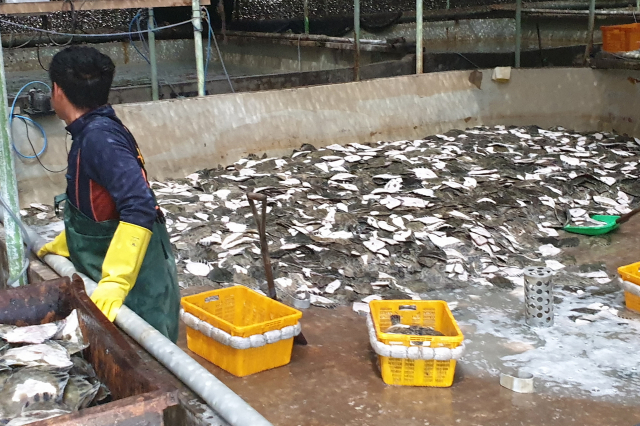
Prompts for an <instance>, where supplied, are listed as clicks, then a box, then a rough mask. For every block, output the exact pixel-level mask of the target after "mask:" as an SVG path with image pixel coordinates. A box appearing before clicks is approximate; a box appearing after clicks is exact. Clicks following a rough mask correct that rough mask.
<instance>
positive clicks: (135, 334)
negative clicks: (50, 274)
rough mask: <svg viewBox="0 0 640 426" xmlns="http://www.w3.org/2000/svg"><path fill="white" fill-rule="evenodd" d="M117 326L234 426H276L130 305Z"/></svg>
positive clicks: (39, 242) (60, 268)
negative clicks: (141, 316)
mask: <svg viewBox="0 0 640 426" xmlns="http://www.w3.org/2000/svg"><path fill="white" fill-rule="evenodd" d="M0 58H1V56H0ZM0 60H1V59H0ZM6 219H7V217H5V216H4V211H3V210H2V209H0V222H2V223H4V224H5V226H6V223H7V222H6ZM24 228H25V230H26V234H27V236H26V239H27V242H28V243H29V245H30V246H31V247H32V250H33V253H34V254H35V253H37V252H38V250H40V248H42V246H43V245H44V244H45V242H46V241H45V240H44V239H43V238H42V237H41V236H40V235H38V234H37V233H36V232H35V231H34V230H33V229H31V228H29V227H27V226H25V227H24ZM44 261H45V263H46V264H47V265H49V266H50V267H51V268H52V269H53V270H54V271H56V272H57V273H58V275H60V276H62V277H72V276H73V275H74V274H78V276H80V277H81V278H82V280H83V281H84V285H85V289H86V291H87V294H88V295H91V293H92V292H93V290H95V288H96V287H97V286H98V284H97V283H96V282H95V281H93V280H91V279H90V278H88V277H87V276H86V275H84V274H81V273H79V272H78V271H77V270H76V268H75V266H73V263H71V261H70V260H69V259H67V258H65V257H62V256H58V255H55V254H48V255H46V256H45V257H44ZM115 324H116V325H117V326H118V327H120V329H121V330H122V331H124V332H125V333H127V334H128V335H129V336H130V337H131V338H132V339H133V340H135V341H136V342H138V344H139V345H140V346H142V347H143V348H144V349H146V350H147V352H149V353H150V354H151V355H152V356H153V357H154V358H155V359H157V360H158V361H159V362H160V363H161V364H162V365H164V366H165V367H166V368H167V369H168V370H169V371H171V372H172V373H173V374H174V375H175V376H176V377H178V378H179V379H180V380H181V381H182V382H183V383H184V384H185V385H186V386H187V387H188V388H189V389H191V390H192V391H193V392H195V393H196V394H198V395H199V396H200V397H201V398H202V399H203V400H204V401H205V402H206V403H207V405H209V407H211V408H212V409H213V410H214V411H215V412H216V413H218V414H220V416H222V417H223V418H224V419H225V420H226V421H227V422H229V424H230V425H232V426H272V424H271V423H269V422H268V421H267V420H266V419H265V418H264V417H263V416H262V415H261V414H260V413H258V412H257V411H256V410H255V409H253V408H252V407H251V406H250V405H249V404H247V403H246V402H245V401H244V400H243V399H242V398H240V397H239V396H238V395H237V394H235V393H234V392H233V391H232V390H231V389H229V388H228V387H227V386H226V385H225V384H224V383H222V382H221V381H220V380H218V379H217V378H216V377H215V376H214V375H213V374H211V373H210V372H209V371H207V370H206V369H205V368H204V367H202V366H201V365H200V364H199V363H198V362H197V361H196V360H194V359H193V358H191V357H190V356H189V355H187V354H186V353H184V351H183V350H182V349H180V348H179V347H178V346H177V345H175V344H174V343H173V342H171V341H170V340H169V339H167V338H166V337H165V336H163V335H162V334H161V333H160V332H159V331H158V330H156V329H155V328H153V327H151V326H150V325H149V324H148V323H147V322H146V321H145V320H143V319H142V318H140V317H139V316H138V315H137V314H136V313H135V312H133V311H132V310H131V309H129V308H128V307H127V306H125V305H123V306H122V307H121V308H120V310H119V311H118V316H117V317H116V320H115Z"/></svg>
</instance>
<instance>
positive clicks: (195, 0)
mask: <svg viewBox="0 0 640 426" xmlns="http://www.w3.org/2000/svg"><path fill="white" fill-rule="evenodd" d="M191 11H192V13H193V42H194V45H195V49H196V75H197V78H198V96H204V53H203V52H202V12H201V11H200V0H192V1H191Z"/></svg>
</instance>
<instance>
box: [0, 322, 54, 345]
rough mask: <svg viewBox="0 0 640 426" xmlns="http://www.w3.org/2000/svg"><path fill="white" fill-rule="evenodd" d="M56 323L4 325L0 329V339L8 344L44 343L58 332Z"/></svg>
mask: <svg viewBox="0 0 640 426" xmlns="http://www.w3.org/2000/svg"><path fill="white" fill-rule="evenodd" d="M58 328H59V325H58V324H57V323H49V324H41V325H30V326H26V327H16V326H10V325H4V326H2V327H0V337H2V339H4V340H5V341H7V342H9V343H31V344H38V343H44V342H46V341H47V340H49V339H51V338H52V337H53V336H54V335H55V334H56V333H57V332H58Z"/></svg>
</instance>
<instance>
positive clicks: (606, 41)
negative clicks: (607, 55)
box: [600, 24, 640, 53]
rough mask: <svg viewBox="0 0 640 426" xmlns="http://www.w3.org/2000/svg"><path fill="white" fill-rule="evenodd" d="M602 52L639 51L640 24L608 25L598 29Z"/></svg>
mask: <svg viewBox="0 0 640 426" xmlns="http://www.w3.org/2000/svg"><path fill="white" fill-rule="evenodd" d="M600 30H601V31H602V50H604V51H605V52H613V53H615V52H629V51H631V50H638V49H640V24H626V25H609V26H606V27H600Z"/></svg>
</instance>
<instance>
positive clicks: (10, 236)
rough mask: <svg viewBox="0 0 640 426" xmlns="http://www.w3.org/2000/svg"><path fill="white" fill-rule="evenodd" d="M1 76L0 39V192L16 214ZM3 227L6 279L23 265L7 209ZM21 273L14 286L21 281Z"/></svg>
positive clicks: (14, 225) (18, 239) (16, 228)
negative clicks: (7, 266) (7, 264)
mask: <svg viewBox="0 0 640 426" xmlns="http://www.w3.org/2000/svg"><path fill="white" fill-rule="evenodd" d="M5 82H6V80H5V76H4V56H3V52H2V43H0V86H1V87H0V95H1V96H2V98H0V164H1V166H0V194H1V195H2V198H4V199H5V201H6V202H7V204H8V206H9V207H10V208H11V210H13V212H14V213H15V214H16V216H18V217H20V216H19V215H20V204H19V202H18V182H17V179H16V173H15V168H14V164H13V152H12V150H11V136H10V133H9V108H8V107H7V105H8V101H7V86H6V83H5ZM4 216H5V221H4V231H5V238H6V242H7V260H8V261H9V275H10V279H15V278H17V277H18V274H20V272H21V271H22V268H23V267H24V256H25V254H24V243H23V241H22V234H21V233H20V228H19V226H18V224H17V223H15V221H14V220H13V219H12V218H11V215H10V214H9V213H7V214H5V215H4ZM25 284H27V280H26V277H25V274H22V275H21V276H20V279H19V280H18V281H17V282H16V283H15V284H14V286H18V285H25Z"/></svg>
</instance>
